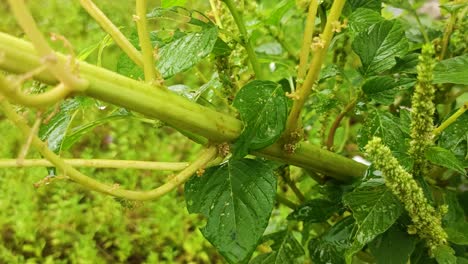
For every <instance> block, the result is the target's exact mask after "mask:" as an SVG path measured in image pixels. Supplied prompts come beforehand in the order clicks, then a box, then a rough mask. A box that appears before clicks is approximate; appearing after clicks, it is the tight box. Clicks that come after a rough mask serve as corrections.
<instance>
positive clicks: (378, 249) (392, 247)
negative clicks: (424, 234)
mask: <svg viewBox="0 0 468 264" xmlns="http://www.w3.org/2000/svg"><path fill="white" fill-rule="evenodd" d="M416 241H417V238H416V236H411V235H409V234H408V232H406V231H405V230H401V229H400V228H399V227H396V226H395V225H394V226H392V227H391V228H390V229H388V230H387V232H385V233H383V234H381V235H379V236H378V237H376V238H375V239H374V241H372V243H370V244H369V249H370V251H371V253H372V255H373V256H374V257H375V260H376V262H377V263H379V264H380V263H381V264H393V263H407V262H408V260H409V258H410V256H411V254H412V253H413V251H414V248H415V246H416ZM395 252H398V254H395Z"/></svg>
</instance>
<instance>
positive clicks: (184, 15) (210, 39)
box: [117, 6, 225, 79]
mask: <svg viewBox="0 0 468 264" xmlns="http://www.w3.org/2000/svg"><path fill="white" fill-rule="evenodd" d="M147 18H148V20H149V21H151V20H156V19H158V21H159V22H161V23H162V21H170V22H171V23H172V27H173V28H174V29H172V30H171V29H170V26H168V27H169V28H164V29H162V30H160V31H154V32H151V33H150V39H151V41H152V43H153V45H154V46H156V47H157V50H158V59H157V60H156V67H157V68H158V70H159V72H161V74H162V76H163V78H165V79H167V78H170V77H172V76H174V75H175V74H177V73H180V72H183V71H186V70H188V69H190V68H191V67H193V66H194V65H196V64H197V63H198V62H200V61H201V60H203V59H204V58H205V57H207V56H208V55H209V54H210V53H211V52H212V51H213V49H214V47H215V44H216V42H217V41H218V28H217V27H216V26H215V25H214V24H213V23H212V22H211V21H210V20H209V19H208V18H207V17H206V16H204V15H203V14H202V13H199V12H198V11H194V10H188V9H185V8H183V7H178V6H177V7H176V6H173V7H170V8H155V9H153V10H152V11H151V12H150V13H149V14H148V15H147ZM180 28H183V29H186V30H187V31H184V32H181V31H180ZM189 30H192V32H190V31H189ZM129 40H130V42H131V43H132V44H133V45H134V46H135V47H137V48H138V44H139V43H138V34H137V32H136V30H134V31H133V32H132V34H131V36H130V37H129ZM218 45H222V44H221V43H219V42H218ZM222 48H225V47H224V46H223V47H222ZM217 52H220V50H217ZM117 72H118V73H120V74H122V75H125V76H128V77H131V78H134V79H142V78H143V71H142V70H141V68H140V67H138V66H137V65H135V63H134V62H133V61H132V60H130V58H128V56H126V55H125V54H122V55H121V56H120V57H119V60H118V62H117Z"/></svg>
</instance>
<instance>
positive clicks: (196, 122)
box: [0, 32, 366, 181]
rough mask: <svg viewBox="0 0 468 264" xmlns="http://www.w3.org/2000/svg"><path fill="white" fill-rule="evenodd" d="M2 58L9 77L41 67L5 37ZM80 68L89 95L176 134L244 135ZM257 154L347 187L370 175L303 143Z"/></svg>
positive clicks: (233, 124) (171, 100) (178, 100)
mask: <svg viewBox="0 0 468 264" xmlns="http://www.w3.org/2000/svg"><path fill="white" fill-rule="evenodd" d="M0 53H3V54H4V58H3V59H2V60H0V69H2V70H5V71H10V72H16V73H24V72H28V71H30V70H31V69H35V68H37V67H38V65H40V59H39V57H38V56H37V55H35V51H34V48H33V47H32V46H31V44H29V43H28V42H26V41H24V40H21V39H18V38H15V37H12V36H9V35H7V34H4V33H1V32H0ZM59 56H63V55H59ZM79 67H80V70H81V75H82V76H83V78H85V79H87V80H88V81H89V84H90V85H89V88H88V89H87V90H86V92H85V93H84V94H85V95H87V96H90V97H93V98H96V99H98V100H102V101H104V102H107V103H111V104H115V105H118V106H122V107H126V108H127V109H129V110H132V111H135V112H139V113H141V114H144V115H146V116H147V117H151V118H156V119H159V120H161V121H162V122H164V123H166V124H168V125H170V126H172V127H175V128H176V129H182V130H186V131H188V132H191V133H194V134H197V135H199V136H201V137H204V138H206V139H209V140H211V141H212V142H230V141H232V140H235V139H236V138H237V137H238V136H239V135H240V133H241V130H242V122H241V121H240V120H238V119H236V118H234V117H232V116H230V115H227V114H223V113H219V112H216V111H215V110H213V109H211V108H207V107H204V106H202V105H199V104H196V103H193V102H190V101H188V100H187V99H185V98H182V97H181V96H178V95H176V94H174V93H171V92H168V91H164V90H162V89H154V87H153V86H151V85H149V84H146V83H142V82H139V81H136V80H133V79H131V78H127V77H124V76H122V75H119V74H116V73H114V72H112V71H109V70H106V69H103V68H99V67H96V66H93V65H90V64H88V63H85V62H80V63H79ZM35 78H36V79H37V80H39V81H42V82H44V83H48V84H54V83H57V80H56V79H55V78H54V77H53V76H52V75H51V74H50V72H47V71H46V72H41V73H40V74H38V75H36V76H35ZM254 154H256V155H260V156H263V157H267V158H270V159H275V160H280V161H283V162H286V163H288V164H291V165H295V166H298V167H302V168H306V169H311V170H313V171H317V172H321V173H323V174H325V175H329V176H330V177H334V178H336V179H339V180H342V181H349V180H352V178H353V177H361V176H362V175H363V174H364V172H365V170H366V166H365V165H362V164H359V163H357V162H355V161H353V160H351V159H348V158H346V157H343V156H341V155H338V154H335V153H332V152H329V151H326V150H323V149H321V148H320V147H318V146H312V145H310V144H307V143H302V145H301V148H300V149H298V150H296V152H295V153H294V154H287V153H284V151H283V148H282V145H281V144H279V143H276V144H274V145H271V146H269V147H267V148H265V149H262V150H259V151H256V152H254Z"/></svg>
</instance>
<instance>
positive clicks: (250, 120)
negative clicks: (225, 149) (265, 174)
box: [233, 80, 288, 157]
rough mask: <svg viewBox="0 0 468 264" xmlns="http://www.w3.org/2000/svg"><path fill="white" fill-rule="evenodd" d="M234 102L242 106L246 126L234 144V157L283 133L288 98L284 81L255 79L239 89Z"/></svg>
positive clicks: (243, 154) (262, 146)
mask: <svg viewBox="0 0 468 264" xmlns="http://www.w3.org/2000/svg"><path fill="white" fill-rule="evenodd" d="M233 106H234V107H235V108H237V110H239V113H240V117H241V120H242V122H243V123H244V130H243V131H242V133H241V135H240V136H239V138H238V139H237V140H236V142H235V143H234V145H233V149H234V150H233V155H234V157H243V156H245V155H246V154H247V153H248V152H249V151H250V150H256V149H261V148H264V147H267V146H269V145H271V144H272V143H274V142H275V141H276V140H278V138H279V137H280V136H281V134H282V133H283V131H284V129H285V126H286V118H287V115H288V99H287V98H286V95H285V93H284V92H283V88H282V87H281V85H280V84H278V83H274V82H271V81H258V80H256V81H252V82H250V83H248V84H246V85H245V86H244V87H242V89H241V90H240V91H239V92H238V93H237V95H236V98H235V99H234V101H233Z"/></svg>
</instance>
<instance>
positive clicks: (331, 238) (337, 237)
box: [308, 217, 356, 264]
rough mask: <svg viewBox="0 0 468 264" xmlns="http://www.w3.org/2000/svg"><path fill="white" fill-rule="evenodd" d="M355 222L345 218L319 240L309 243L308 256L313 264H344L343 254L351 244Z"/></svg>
mask: <svg viewBox="0 0 468 264" xmlns="http://www.w3.org/2000/svg"><path fill="white" fill-rule="evenodd" d="M355 226H356V225H355V222H354V219H353V218H352V217H347V218H345V219H343V220H341V221H340V222H338V223H336V224H335V225H334V226H332V227H331V228H330V229H328V231H327V232H326V233H325V234H324V235H323V236H321V237H320V238H316V239H312V240H310V241H309V245H308V248H309V254H310V259H311V260H312V262H313V263H333V264H344V263H345V260H344V256H343V254H344V252H345V251H346V249H347V248H348V247H349V244H350V243H351V238H352V233H353V229H354V228H355Z"/></svg>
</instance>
